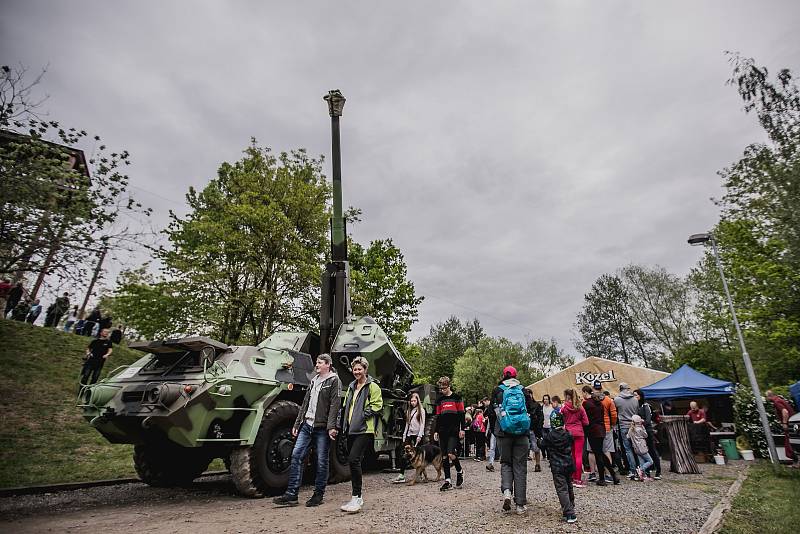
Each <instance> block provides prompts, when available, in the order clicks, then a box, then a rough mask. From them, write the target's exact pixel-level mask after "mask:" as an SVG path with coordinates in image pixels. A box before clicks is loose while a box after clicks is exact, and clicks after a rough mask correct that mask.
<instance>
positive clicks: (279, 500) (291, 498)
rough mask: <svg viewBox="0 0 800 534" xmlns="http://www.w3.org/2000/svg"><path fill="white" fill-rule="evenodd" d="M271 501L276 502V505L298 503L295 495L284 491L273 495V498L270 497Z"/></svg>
mask: <svg viewBox="0 0 800 534" xmlns="http://www.w3.org/2000/svg"><path fill="white" fill-rule="evenodd" d="M272 502H273V503H274V504H277V505H278V506H297V505H298V502H297V495H288V494H286V493H284V494H283V495H280V496H278V497H275V498H274V499H272Z"/></svg>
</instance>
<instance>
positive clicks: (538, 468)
mask: <svg viewBox="0 0 800 534" xmlns="http://www.w3.org/2000/svg"><path fill="white" fill-rule="evenodd" d="M541 471H542V466H541V465H539V464H536V465H535V466H534V468H533V472H534V473H540V472H541Z"/></svg>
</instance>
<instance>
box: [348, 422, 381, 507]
mask: <svg viewBox="0 0 800 534" xmlns="http://www.w3.org/2000/svg"><path fill="white" fill-rule="evenodd" d="M374 439H375V435H374V434H349V435H348V436H347V450H348V451H349V453H348V455H347V463H348V464H350V480H351V482H352V485H353V492H352V495H353V497H361V484H362V469H361V462H362V461H363V460H364V455H365V454H366V453H367V451H368V450H369V449H370V447H372V442H373V441H374Z"/></svg>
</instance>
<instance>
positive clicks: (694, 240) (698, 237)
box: [687, 232, 711, 247]
mask: <svg viewBox="0 0 800 534" xmlns="http://www.w3.org/2000/svg"><path fill="white" fill-rule="evenodd" d="M709 241H711V234H710V233H708V232H707V233H704V234H692V235H690V236H689V239H688V240H687V242H688V243H689V244H690V245H692V246H693V247H695V246H697V245H705V244H706V243H708V242H709Z"/></svg>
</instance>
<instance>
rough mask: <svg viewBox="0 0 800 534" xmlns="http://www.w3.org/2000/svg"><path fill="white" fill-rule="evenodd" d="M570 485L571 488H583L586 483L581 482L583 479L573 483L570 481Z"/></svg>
mask: <svg viewBox="0 0 800 534" xmlns="http://www.w3.org/2000/svg"><path fill="white" fill-rule="evenodd" d="M572 487H573V488H585V487H586V484H584V483H583V481H580V482H573V483H572Z"/></svg>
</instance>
